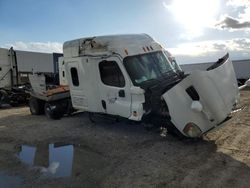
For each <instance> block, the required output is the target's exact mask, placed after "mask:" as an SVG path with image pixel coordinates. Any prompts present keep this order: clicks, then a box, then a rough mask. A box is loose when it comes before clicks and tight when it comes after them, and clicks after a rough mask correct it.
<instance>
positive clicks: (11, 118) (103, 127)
mask: <svg viewBox="0 0 250 188" xmlns="http://www.w3.org/2000/svg"><path fill="white" fill-rule="evenodd" d="M241 99H242V100H241V106H243V110H241V111H240V112H238V113H237V115H235V117H234V118H233V119H231V120H229V122H228V123H227V124H226V126H224V127H222V128H220V129H218V130H216V131H214V132H211V133H209V134H207V135H205V136H204V137H203V139H202V140H198V141H192V140H179V139H178V138H176V137H173V136H171V135H167V136H166V137H165V138H163V137H160V136H159V133H157V132H154V131H147V130H145V129H144V128H143V127H142V126H141V125H138V124H133V123H128V122H113V121H111V120H102V119H100V118H96V122H95V123H91V122H90V120H89V119H88V116H87V114H85V113H78V114H75V115H73V116H70V117H64V118H62V119H61V120H49V119H47V118H46V117H45V116H32V115H30V112H29V109H28V108H27V107H19V108H5V109H1V110H0V187H1V185H2V187H15V186H16V187H108V188H110V187H159V188H160V187H249V186H250V90H247V91H242V92H241ZM58 143H59V144H58ZM49 144H54V145H56V144H57V145H62V146H63V145H67V144H70V146H72V147H73V151H72V150H71V152H73V157H72V158H70V157H68V158H67V156H68V154H62V153H61V154H58V155H60V156H55V155H54V156H52V154H49V152H50V149H51V148H50V149H48V148H49V147H51V146H49ZM22 146H30V147H33V148H36V151H35V152H36V154H35V155H36V156H35V157H34V160H33V164H30V165H29V164H27V163H24V162H21V161H22V160H21V159H20V156H21V154H20V153H21V151H22V150H24V147H22ZM39 148H45V149H39ZM26 157H28V158H29V157H31V155H27V156H26ZM53 157H54V158H56V157H59V158H60V157H61V158H63V159H62V160H61V163H62V164H60V163H56V164H57V166H56V165H54V171H53V170H51V169H52V166H53V164H52V162H53V159H52V158H53ZM31 158H32V157H31ZM31 160H32V159H31ZM65 160H69V161H70V162H67V165H68V166H67V168H66V169H67V170H66V171H67V173H68V174H67V173H66V174H67V175H65V176H61V177H60V175H59V176H58V177H54V176H53V175H51V174H53V173H56V170H57V169H60V168H61V167H60V165H62V166H63V165H65V164H66V163H65V164H63V162H62V161H65ZM54 164H55V163H54ZM58 166H59V167H58ZM44 169H45V170H44ZM49 169H50V170H51V174H50V175H49V174H48V173H47V174H46V173H44V172H46V170H47V171H49ZM63 173H64V172H63ZM11 177H14V178H17V179H18V180H17V182H18V183H17V184H15V185H12V186H11V184H10V183H8V178H9V179H10V181H9V182H11V181H12V180H11ZM15 181H16V179H15V180H14V179H13V181H12V183H14V182H15ZM1 183H2V184H1Z"/></svg>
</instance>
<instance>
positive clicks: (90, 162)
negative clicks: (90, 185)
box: [17, 143, 110, 182]
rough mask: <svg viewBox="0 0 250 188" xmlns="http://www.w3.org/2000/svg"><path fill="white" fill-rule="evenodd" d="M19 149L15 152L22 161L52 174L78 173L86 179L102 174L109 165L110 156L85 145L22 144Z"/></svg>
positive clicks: (99, 177) (55, 176) (46, 174)
mask: <svg viewBox="0 0 250 188" xmlns="http://www.w3.org/2000/svg"><path fill="white" fill-rule="evenodd" d="M18 150H19V153H18V154H17V155H18V157H19V159H20V160H21V161H22V162H23V163H25V164H27V165H29V166H32V167H34V168H37V169H39V170H40V172H41V173H42V174H44V175H45V176H47V177H51V178H59V177H60V178H61V177H70V176H77V177H80V178H81V179H84V180H85V179H86V182H87V181H90V179H91V178H93V179H94V181H96V180H99V179H102V178H103V175H104V174H105V171H106V170H107V169H108V168H109V166H110V164H109V163H110V160H107V159H106V158H105V157H104V156H103V155H102V153H101V152H99V151H96V150H94V149H93V148H92V147H90V146H88V145H72V144H70V145H68V144H63V143H54V144H40V145H35V146H28V145H21V146H20V147H19V148H18ZM91 181H92V180H91Z"/></svg>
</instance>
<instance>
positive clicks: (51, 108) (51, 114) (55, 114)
mask: <svg viewBox="0 0 250 188" xmlns="http://www.w3.org/2000/svg"><path fill="white" fill-rule="evenodd" d="M44 112H45V115H46V116H47V117H48V118H50V119H60V118H61V117H63V115H64V113H63V111H62V110H61V109H60V107H59V106H58V105H57V104H56V103H48V102H46V103H45V105H44Z"/></svg>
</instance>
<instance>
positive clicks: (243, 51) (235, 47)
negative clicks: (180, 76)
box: [168, 38, 250, 63]
mask: <svg viewBox="0 0 250 188" xmlns="http://www.w3.org/2000/svg"><path fill="white" fill-rule="evenodd" d="M168 50H169V51H170V53H172V54H173V55H174V56H176V58H177V60H178V59H179V60H180V62H181V63H185V62H190V61H191V62H192V63H194V62H197V63H198V62H207V61H212V60H216V59H218V58H219V57H220V56H222V55H224V54H225V53H227V52H229V54H230V55H231V57H233V58H234V59H246V58H248V59H249V58H250V39H248V38H234V39H230V40H211V41H201V42H190V43H182V44H179V45H178V46H177V47H175V48H168Z"/></svg>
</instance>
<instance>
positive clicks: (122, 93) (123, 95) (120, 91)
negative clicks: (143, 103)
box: [118, 89, 125, 97]
mask: <svg viewBox="0 0 250 188" xmlns="http://www.w3.org/2000/svg"><path fill="white" fill-rule="evenodd" d="M118 94H119V97H125V91H124V90H123V89H121V90H119V93H118Z"/></svg>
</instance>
